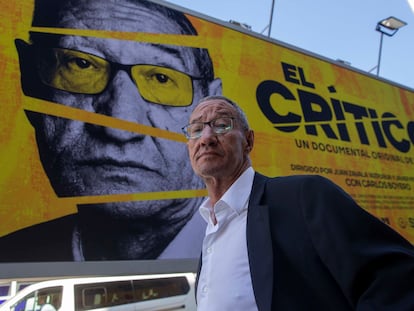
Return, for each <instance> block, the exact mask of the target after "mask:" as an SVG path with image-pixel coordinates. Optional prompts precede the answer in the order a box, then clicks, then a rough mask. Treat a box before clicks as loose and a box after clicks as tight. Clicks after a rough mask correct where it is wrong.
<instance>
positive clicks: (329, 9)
mask: <svg viewBox="0 0 414 311" xmlns="http://www.w3.org/2000/svg"><path fill="white" fill-rule="evenodd" d="M168 2H170V3H172V4H175V5H178V6H181V7H184V8H187V9H190V10H192V11H195V12H198V13H202V14H204V15H207V16H210V17H213V18H215V19H218V20H221V21H225V22H228V21H229V20H236V21H239V22H242V23H246V24H248V25H250V26H251V27H252V30H253V31H255V32H258V33H261V32H262V31H263V30H264V29H265V28H266V26H267V25H268V24H269V20H270V9H271V6H272V0H255V1H252V0H249V1H247V0H169V1H168ZM413 2H414V0H362V1H361V0H346V1H338V0H336V1H335V0H313V1H309V0H275V2H274V14H273V23H272V31H271V34H270V36H271V38H273V39H276V40H280V41H282V42H285V43H288V44H291V45H293V46H296V47H298V48H301V49H304V50H307V51H310V52H312V53H316V54H318V55H321V56H323V57H326V58H329V59H332V60H337V59H340V60H343V61H346V62H349V63H350V64H351V66H352V67H355V68H358V69H360V70H362V71H370V70H371V69H372V68H374V67H375V66H376V65H377V63H378V52H379V45H380V33H379V32H378V31H376V30H375V27H376V25H377V22H378V21H380V20H382V19H384V18H387V17H389V16H395V17H397V18H399V19H401V20H403V21H405V22H406V23H407V25H406V26H405V27H403V28H401V29H400V30H399V31H398V32H397V33H396V34H395V35H394V36H393V37H388V36H385V35H384V38H383V46H382V57H381V65H380V73H379V75H380V77H382V78H385V79H387V80H390V81H394V82H396V83H399V84H401V85H404V86H407V87H409V88H412V89H414V60H413V55H414V13H413V10H412V9H411V7H410V3H411V4H412V3H413ZM263 34H264V35H267V34H268V31H267V30H265V31H264V32H263ZM371 72H372V74H374V75H375V74H376V69H374V70H373V71H371Z"/></svg>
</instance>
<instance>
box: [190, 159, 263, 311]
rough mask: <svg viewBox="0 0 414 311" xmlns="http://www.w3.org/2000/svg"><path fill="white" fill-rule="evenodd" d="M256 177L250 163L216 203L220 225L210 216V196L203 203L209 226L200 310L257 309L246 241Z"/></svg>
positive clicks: (253, 310)
mask: <svg viewBox="0 0 414 311" xmlns="http://www.w3.org/2000/svg"><path fill="white" fill-rule="evenodd" d="M253 178H254V170H253V169H252V168H251V167H249V168H248V169H246V171H244V173H243V174H242V175H241V176H240V177H239V178H238V179H237V180H236V181H235V182H234V184H233V185H232V186H231V187H230V188H229V189H228V190H227V191H226V193H224V195H223V197H222V198H221V199H220V200H219V201H218V202H217V203H216V204H215V205H214V212H215V214H216V219H217V224H216V225H214V224H213V222H212V220H211V218H210V211H211V208H212V206H211V202H210V200H209V199H207V200H206V201H204V202H203V204H202V205H201V206H200V213H201V215H202V216H203V218H204V219H205V220H206V221H207V228H206V236H205V237H204V241H203V253H202V269H201V272H200V276H199V283H198V288H197V310H198V311H224V310H243V311H257V305H256V301H255V298H254V293H253V286H252V280H251V276H250V268H249V259H248V256H247V241H246V224H247V206H248V202H249V197H250V192H251V189H252V185H253Z"/></svg>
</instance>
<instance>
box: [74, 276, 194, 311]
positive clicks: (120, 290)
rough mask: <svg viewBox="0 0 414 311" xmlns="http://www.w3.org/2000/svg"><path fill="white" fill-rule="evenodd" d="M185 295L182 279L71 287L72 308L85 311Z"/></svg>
mask: <svg viewBox="0 0 414 311" xmlns="http://www.w3.org/2000/svg"><path fill="white" fill-rule="evenodd" d="M189 291H190V285H189V283H188V281H187V278H186V277H171V278H154V279H143V280H134V281H116V282H104V283H89V284H78V285H75V308H76V310H78V311H86V310H92V309H97V308H104V307H111V306H117V305H124V304H128V303H136V302H140V301H147V300H153V299H161V298H167V297H173V296H180V295H186V294H187V293H188V292H189Z"/></svg>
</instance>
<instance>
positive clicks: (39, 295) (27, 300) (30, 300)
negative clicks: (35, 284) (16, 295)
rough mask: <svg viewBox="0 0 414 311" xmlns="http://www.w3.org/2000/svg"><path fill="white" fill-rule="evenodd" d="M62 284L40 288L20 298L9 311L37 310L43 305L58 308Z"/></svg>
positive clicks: (60, 301) (60, 300)
mask: <svg viewBox="0 0 414 311" xmlns="http://www.w3.org/2000/svg"><path fill="white" fill-rule="evenodd" d="M62 289H63V288H62V286H54V287H48V288H42V289H41V290H36V291H34V292H31V293H30V294H28V295H26V296H25V297H23V298H22V299H20V300H19V301H18V302H17V303H16V304H15V305H14V306H12V307H11V309H10V310H11V311H38V310H40V309H41V308H42V307H43V306H44V305H46V304H48V305H52V306H53V307H54V308H55V309H56V310H58V309H59V308H60V306H61V303H62Z"/></svg>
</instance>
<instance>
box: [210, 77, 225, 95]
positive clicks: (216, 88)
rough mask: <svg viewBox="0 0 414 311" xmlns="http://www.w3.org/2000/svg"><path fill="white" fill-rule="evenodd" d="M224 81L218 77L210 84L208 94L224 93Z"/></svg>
mask: <svg viewBox="0 0 414 311" xmlns="http://www.w3.org/2000/svg"><path fill="white" fill-rule="evenodd" d="M222 91H223V90H222V83H221V79H220V78H216V79H214V80H213V81H211V82H210V83H209V84H208V95H209V96H212V95H222Z"/></svg>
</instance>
